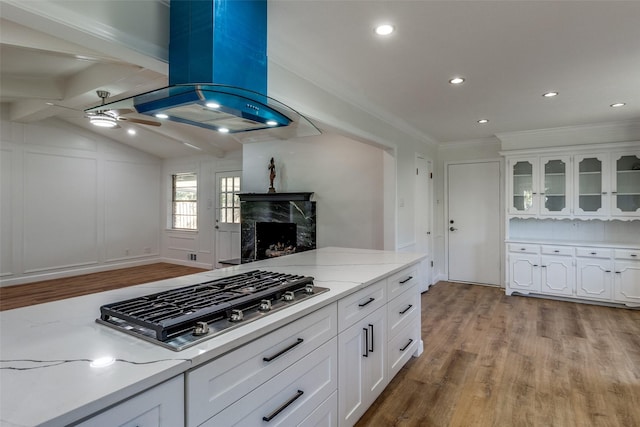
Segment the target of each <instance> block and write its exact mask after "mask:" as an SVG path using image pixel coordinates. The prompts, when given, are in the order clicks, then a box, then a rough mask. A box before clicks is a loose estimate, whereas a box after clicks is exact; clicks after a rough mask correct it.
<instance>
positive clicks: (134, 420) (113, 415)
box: [77, 375, 184, 427]
mask: <svg viewBox="0 0 640 427" xmlns="http://www.w3.org/2000/svg"><path fill="white" fill-rule="evenodd" d="M77 425H78V426H79V427H113V426H119V427H180V426H184V376H183V375H178V376H177V377H174V378H173V379H171V380H169V381H166V382H164V383H162V384H160V385H157V386H155V387H153V388H152V389H150V390H147V391H145V392H143V393H140V394H138V395H137V396H135V397H132V398H131V399H128V400H126V401H124V402H122V403H120V404H118V405H116V406H114V407H112V408H110V409H107V410H106V411H104V412H102V413H100V414H98V415H95V416H93V417H91V418H89V419H88V420H86V421H84V422H82V423H80V424H77Z"/></svg>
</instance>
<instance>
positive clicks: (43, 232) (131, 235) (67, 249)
mask: <svg viewBox="0 0 640 427" xmlns="http://www.w3.org/2000/svg"><path fill="white" fill-rule="evenodd" d="M0 149H1V152H0V156H1V165H2V169H1V171H0V173H1V176H0V180H1V182H2V192H1V193H0V198H1V199H0V205H1V206H2V210H1V214H2V220H1V221H0V226H1V229H0V235H1V236H2V246H1V250H2V252H1V253H0V277H1V283H2V285H10V284H18V283H24V282H31V281H35V280H44V279H50V278H55V277H63V276H67V275H70V274H82V273H88V272H93V271H100V270H105V269H109V268H114V267H115V266H120V267H122V266H127V265H135V264H142V263H147V262H151V261H152V260H154V259H157V258H158V257H159V254H160V234H159V232H158V230H159V227H160V218H161V217H160V212H159V209H158V206H159V205H160V173H161V162H160V159H158V158H157V157H155V156H151V155H149V154H146V153H142V152H140V151H137V150H135V149H133V148H130V147H128V146H125V145H123V144H120V143H117V142H115V141H112V140H109V139H107V138H104V137H101V136H99V135H97V134H93V133H90V132H87V131H85V130H83V129H81V128H78V127H75V126H73V125H70V124H68V123H66V122H62V121H58V120H49V121H44V122H40V123H38V124H20V123H13V122H8V121H4V120H3V121H2V122H1V135H0Z"/></svg>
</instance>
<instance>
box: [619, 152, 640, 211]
mask: <svg viewBox="0 0 640 427" xmlns="http://www.w3.org/2000/svg"><path fill="white" fill-rule="evenodd" d="M614 167H615V176H614V182H615V189H614V191H613V195H614V198H613V203H614V205H613V206H614V213H617V214H622V215H624V214H627V215H629V214H634V213H636V212H638V213H640V155H633V154H630V155H621V156H617V157H616V158H615V164H614Z"/></svg>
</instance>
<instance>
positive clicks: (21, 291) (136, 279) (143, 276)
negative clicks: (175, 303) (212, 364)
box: [0, 262, 206, 311]
mask: <svg viewBox="0 0 640 427" xmlns="http://www.w3.org/2000/svg"><path fill="white" fill-rule="evenodd" d="M202 271H206V270H203V269H201V268H194V267H186V266H182V265H176V264H169V263H164V262H161V263H156V264H149V265H142V266H138V267H129V268H122V269H118V270H111V271H104V272H100V273H91V274H83V275H81V276H75V277H66V278H62V279H53V280H45V281H42V282H34V283H26V284H24V285H15V286H5V287H0V311H2V310H10V309H13V308H19V307H26V306H28V305H34V304H42V303H44V302H49V301H57V300H60V299H65V298H71V297H76V296H80V295H87V294H92V293H96V292H103V291H109V290H112V289H118V288H123V287H125V286H133V285H140V284H142V283H149V282H154V281H156V280H163V279H169V278H172V277H178V276H185V275H187V274H194V273H199V272H202Z"/></svg>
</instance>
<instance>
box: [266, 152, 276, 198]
mask: <svg viewBox="0 0 640 427" xmlns="http://www.w3.org/2000/svg"><path fill="white" fill-rule="evenodd" d="M268 169H269V193H275V192H276V189H275V188H274V187H273V180H274V179H275V178H276V165H275V163H274V162H273V157H272V158H271V161H270V162H269V168H268Z"/></svg>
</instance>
